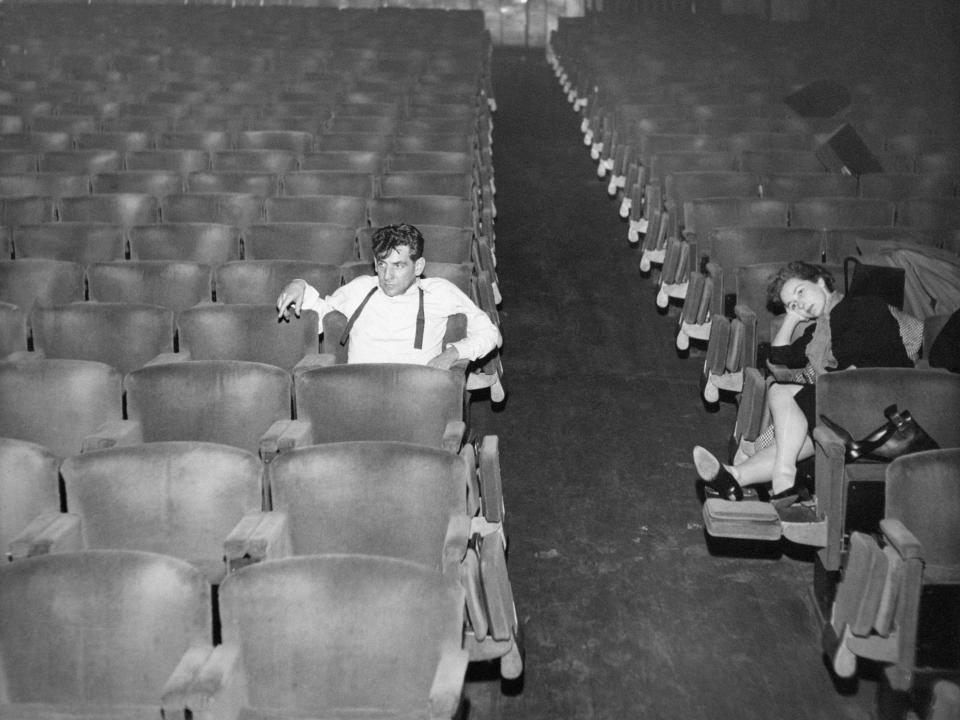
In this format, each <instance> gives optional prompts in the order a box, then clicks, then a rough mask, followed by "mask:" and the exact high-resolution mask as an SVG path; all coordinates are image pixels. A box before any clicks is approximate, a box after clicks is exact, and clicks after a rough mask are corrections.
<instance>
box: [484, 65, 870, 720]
mask: <svg viewBox="0 0 960 720" xmlns="http://www.w3.org/2000/svg"><path fill="white" fill-rule="evenodd" d="M494 69H495V75H494V82H495V89H496V96H497V101H498V104H499V110H498V112H497V114H496V115H495V130H494V158H495V168H496V182H497V190H498V194H497V209H498V213H499V214H498V219H497V255H498V260H499V278H500V285H501V290H502V293H503V297H504V302H503V306H502V322H503V327H504V336H505V347H504V355H503V358H504V366H505V382H506V384H507V390H508V392H509V397H508V400H507V402H506V404H505V406H504V407H503V408H502V409H500V410H498V411H492V410H491V409H490V407H489V405H487V404H474V405H473V407H472V417H473V422H474V425H475V427H476V429H477V430H478V431H480V432H483V433H496V434H498V435H499V436H500V438H501V440H500V443H501V462H502V467H503V483H504V490H505V493H506V504H507V522H508V532H509V538H510V547H509V552H510V557H509V564H510V576H511V579H512V582H513V589H514V594H515V597H516V604H517V610H518V613H519V616H520V619H521V622H522V624H523V629H524V632H525V642H526V663H527V665H526V674H525V677H524V681H523V685H522V687H509V688H502V687H501V685H500V683H499V682H498V681H497V680H496V679H495V678H496V676H495V674H491V675H490V676H489V677H483V676H482V674H481V673H477V674H476V675H475V676H474V677H472V678H471V680H470V682H469V683H468V686H467V699H468V704H467V708H466V710H467V716H468V717H469V718H470V720H486V719H487V718H491V719H492V718H524V719H525V720H538V719H541V718H542V719H544V720H546V719H547V718H550V719H551V720H556V719H557V718H614V717H617V718H647V719H650V720H655V719H658V718H664V719H666V718H685V719H688V720H694V719H697V718H705V719H707V718H708V719H710V720H724V719H726V718H731V719H732V718H736V719H737V720H747V719H749V718H758V719H760V718H762V719H763V720H769V719H770V718H825V719H830V720H836V719H841V718H850V719H857V720H860V719H861V718H869V717H871V716H872V715H873V707H874V692H875V684H874V683H873V682H870V681H863V680H861V681H860V682H859V684H856V685H851V686H845V687H838V686H836V685H835V684H834V683H833V682H832V681H831V678H830V675H829V673H828V671H827V669H826V667H825V665H824V663H823V660H822V659H821V654H820V650H819V631H818V627H817V624H816V621H815V613H814V606H813V602H812V595H811V584H812V577H813V564H812V561H811V558H810V556H805V555H804V554H802V553H800V552H791V551H790V549H789V548H786V547H780V546H773V547H770V548H768V550H769V552H766V553H765V552H762V551H761V552H743V551H744V550H745V548H739V549H733V550H731V549H730V548H726V549H720V548H717V547H714V546H712V545H710V544H708V542H707V540H706V536H705V534H704V531H703V527H702V521H701V516H700V504H699V502H698V499H697V495H696V491H695V474H694V470H693V465H692V462H691V458H690V450H691V447H692V446H693V445H694V444H696V443H701V444H704V445H706V446H707V447H709V448H713V449H716V450H717V451H721V450H722V449H723V448H724V444H725V440H726V436H727V434H728V433H729V431H730V429H731V428H732V423H733V420H734V412H733V408H732V406H730V405H724V406H722V407H721V408H720V409H719V410H718V411H716V412H712V413H710V412H707V411H706V410H705V409H704V407H703V406H702V404H701V402H700V400H699V394H698V375H699V371H700V365H701V364H702V358H698V357H697V356H696V355H695V354H692V355H691V357H689V358H687V359H680V358H678V357H677V353H676V351H675V350H674V348H673V345H672V328H673V325H674V323H675V318H674V317H673V316H671V315H669V314H667V315H660V314H658V312H657V311H656V309H655V307H654V301H653V300H654V288H653V286H652V285H651V283H650V282H649V281H648V280H644V279H642V278H641V277H640V276H639V274H638V271H637V260H638V254H637V253H636V252H635V251H634V250H632V249H631V248H630V247H629V246H628V244H627V242H626V226H625V225H623V224H621V223H620V222H619V221H618V219H617V216H616V208H615V206H614V205H613V204H612V201H611V200H609V199H608V197H607V195H606V185H605V183H603V182H601V181H599V180H598V179H597V178H596V174H595V166H594V165H593V163H591V161H590V159H589V154H588V152H587V149H586V148H585V147H584V146H583V144H582V142H581V136H580V135H579V133H578V125H579V119H578V117H577V116H576V115H574V114H573V113H572V112H571V110H570V106H569V105H567V104H566V103H565V102H564V98H563V97H562V94H561V91H560V89H559V87H558V86H557V84H556V82H555V80H554V78H553V74H552V73H551V72H550V69H549V66H548V65H547V63H546V62H545V60H544V59H543V55H542V51H530V52H527V53H524V52H522V51H519V50H511V49H498V50H497V52H496V53H495V55H494Z"/></svg>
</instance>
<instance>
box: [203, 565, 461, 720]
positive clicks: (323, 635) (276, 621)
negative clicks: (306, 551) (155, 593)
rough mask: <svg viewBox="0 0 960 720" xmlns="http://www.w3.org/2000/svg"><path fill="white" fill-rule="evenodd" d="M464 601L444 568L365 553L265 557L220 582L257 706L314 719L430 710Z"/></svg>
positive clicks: (227, 634) (228, 640)
mask: <svg viewBox="0 0 960 720" xmlns="http://www.w3.org/2000/svg"><path fill="white" fill-rule="evenodd" d="M463 603H464V595H463V590H462V589H461V588H460V587H459V586H458V585H456V584H455V583H449V582H448V581H446V580H445V578H444V576H442V575H441V574H440V573H438V572H437V571H436V570H433V569H428V568H425V567H423V566H421V565H417V564H415V563H410V562H407V561H403V560H396V559H393V558H383V557H377V556H365V555H321V556H308V557H297V558H289V559H286V560H277V561H275V562H268V563H258V564H256V565H251V566H249V567H246V568H244V569H243V570H240V571H239V572H236V573H233V574H231V575H230V576H229V577H228V578H227V579H226V580H224V582H223V584H222V585H221V587H220V616H221V620H222V624H223V642H224V643H225V644H235V645H238V646H241V647H243V648H244V652H243V658H242V661H243V668H244V670H245V675H246V677H247V678H249V679H250V683H249V686H248V697H249V702H250V705H251V706H253V707H255V708H262V709H270V710H272V711H274V712H279V713H281V714H297V715H299V714H305V715H306V714H309V715H311V716H322V715H324V714H325V713H326V711H327V710H329V711H331V712H332V711H334V709H335V710H336V712H338V713H347V714H350V711H351V710H359V709H363V710H365V711H366V712H370V711H371V709H374V710H377V711H383V712H385V713H387V711H392V712H390V714H392V713H393V712H396V713H398V714H404V713H410V714H412V715H419V714H426V707H427V697H428V696H429V692H430V686H431V683H432V682H433V677H434V674H435V672H436V670H437V666H438V663H439V661H440V653H441V650H442V648H443V647H444V645H446V644H448V643H451V642H452V643H454V644H455V645H456V646H457V647H459V644H460V640H459V638H460V636H461V634H462V632H463ZM265 619H269V622H265ZM347 678H349V682H347V681H346V679H347Z"/></svg>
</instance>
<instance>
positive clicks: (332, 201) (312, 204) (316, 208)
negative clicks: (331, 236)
mask: <svg viewBox="0 0 960 720" xmlns="http://www.w3.org/2000/svg"><path fill="white" fill-rule="evenodd" d="M366 203H367V200H366V198H365V197H361V196H356V195H297V196H294V197H273V198H267V199H266V201H265V202H264V218H265V219H266V221H267V222H314V223H333V224H336V225H347V226H350V227H361V226H363V225H366V224H367V207H366Z"/></svg>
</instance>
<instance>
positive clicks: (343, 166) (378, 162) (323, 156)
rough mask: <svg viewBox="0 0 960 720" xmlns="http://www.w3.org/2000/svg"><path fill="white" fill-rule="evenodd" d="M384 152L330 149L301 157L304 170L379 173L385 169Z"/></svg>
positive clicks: (301, 166) (301, 167) (301, 165)
mask: <svg viewBox="0 0 960 720" xmlns="http://www.w3.org/2000/svg"><path fill="white" fill-rule="evenodd" d="M383 165H384V154H383V153H379V152H366V151H363V150H340V151H338V150H328V151H319V152H313V153H307V154H305V155H304V156H303V157H302V158H301V159H300V169H301V170H303V171H310V170H325V171H335V170H339V171H342V172H352V173H369V174H371V175H378V174H379V173H380V172H381V171H382V170H383Z"/></svg>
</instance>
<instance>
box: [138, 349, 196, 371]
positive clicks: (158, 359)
mask: <svg viewBox="0 0 960 720" xmlns="http://www.w3.org/2000/svg"><path fill="white" fill-rule="evenodd" d="M190 359H191V357H190V351H189V350H184V351H182V352H168V353H160V354H159V355H155V356H154V357H152V358H150V359H149V360H147V362H145V363H144V364H143V367H150V366H151V365H166V364H167V363H175V362H186V361H187V360H190Z"/></svg>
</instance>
